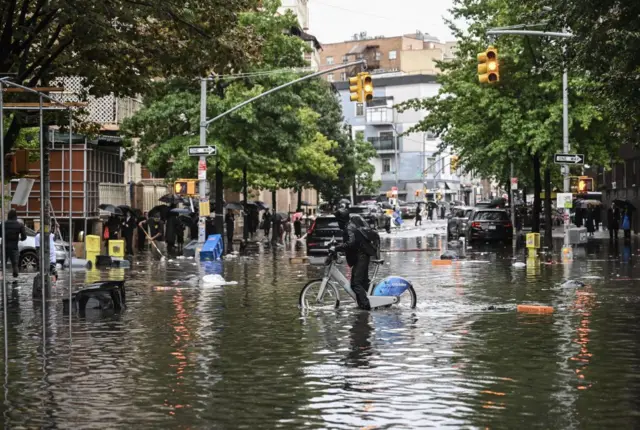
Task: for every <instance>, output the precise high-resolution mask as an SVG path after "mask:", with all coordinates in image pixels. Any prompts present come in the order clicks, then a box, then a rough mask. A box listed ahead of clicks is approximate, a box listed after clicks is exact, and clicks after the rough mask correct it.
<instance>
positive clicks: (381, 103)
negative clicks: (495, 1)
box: [334, 74, 481, 204]
mask: <svg viewBox="0 0 640 430" xmlns="http://www.w3.org/2000/svg"><path fill="white" fill-rule="evenodd" d="M334 86H335V87H336V89H337V90H338V91H339V93H340V100H341V104H342V109H343V114H344V117H345V122H346V123H348V124H349V125H351V128H352V131H353V133H354V134H355V133H357V132H363V133H364V136H365V138H366V139H367V140H369V142H371V144H372V145H373V147H374V148H375V149H376V151H377V153H378V158H375V159H372V160H371V163H372V164H373V165H374V166H375V175H374V179H376V180H380V181H381V182H382V186H381V188H380V190H379V194H381V195H384V194H386V193H387V192H389V191H392V190H393V189H394V187H397V191H398V197H399V198H400V199H401V200H406V201H422V200H423V198H425V197H426V198H427V199H442V200H445V201H462V202H466V203H467V204H474V203H475V202H476V201H478V200H480V196H479V195H477V194H479V193H480V192H481V190H480V189H479V188H478V187H479V185H480V183H479V181H474V179H473V178H471V177H470V176H468V175H466V174H464V172H462V171H461V170H460V169H458V170H452V169H451V167H452V166H451V155H452V154H451V152H450V151H449V150H448V149H446V148H445V149H444V150H441V148H440V146H441V143H442V142H441V141H440V140H439V139H438V138H437V137H436V135H435V134H434V133H431V132H417V133H409V134H407V135H403V134H404V133H405V132H407V131H409V130H410V129H411V128H412V127H414V126H415V125H416V124H418V123H419V122H420V121H421V120H422V119H423V118H424V117H425V116H426V115H427V112H426V111H423V110H421V111H415V110H411V111H405V112H402V113H400V112H398V111H397V110H396V108H395V106H396V105H397V104H399V103H402V102H404V101H407V100H410V99H413V98H425V97H431V96H435V95H436V94H438V90H439V89H440V85H439V84H438V83H436V76H435V75H433V74H431V75H425V74H416V75H403V76H380V77H376V78H375V85H374V87H375V88H374V98H373V100H372V101H371V102H369V103H368V104H367V105H366V106H364V105H362V104H357V103H353V102H351V100H350V92H349V84H348V82H336V83H335V84H334ZM454 165H455V163H454ZM425 190H426V193H425ZM425 194H426V195H425Z"/></svg>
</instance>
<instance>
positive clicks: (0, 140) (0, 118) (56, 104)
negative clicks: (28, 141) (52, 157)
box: [0, 77, 82, 376]
mask: <svg viewBox="0 0 640 430" xmlns="http://www.w3.org/2000/svg"><path fill="white" fill-rule="evenodd" d="M39 90H42V91H39ZM55 90H56V89H52V88H38V89H34V88H29V87H25V86H23V85H20V84H17V83H15V82H12V81H11V80H10V79H9V77H4V78H0V154H2V156H3V159H4V149H5V148H4V144H5V142H4V133H5V131H4V114H5V111H12V110H14V111H18V110H25V111H37V112H38V113H39V115H38V123H39V127H40V138H39V143H40V226H41V227H40V231H41V238H40V241H41V244H42V246H40V264H39V270H40V272H39V275H40V282H41V283H42V298H41V299H42V346H43V351H44V350H45V347H46V337H47V332H46V325H47V324H46V315H47V313H46V311H47V296H48V293H49V284H50V268H49V264H45V262H49V254H48V251H49V250H48V249H47V248H49V234H50V231H49V229H48V225H47V224H45V221H46V219H45V211H46V209H45V205H46V204H49V203H48V202H49V199H48V196H47V195H46V193H45V187H46V186H48V183H45V182H48V181H45V180H44V177H45V175H46V171H45V157H46V156H47V155H48V150H49V149H48V148H47V147H46V145H45V144H44V112H45V111H67V112H68V114H69V140H70V144H69V148H70V151H73V145H72V144H71V138H72V129H73V108H74V107H79V106H82V104H81V103H62V102H60V101H58V100H56V99H54V98H52V97H50V96H48V95H46V94H45V93H44V92H43V91H46V92H49V91H55ZM9 92H18V93H28V94H33V95H35V96H37V97H38V103H5V101H4V98H5V93H9ZM45 100H46V102H45ZM72 164H73V160H72V154H70V158H69V189H70V190H71V189H72V188H71V186H72V182H71V177H72ZM46 168H47V169H48V166H46ZM0 182H1V183H2V187H3V192H2V193H0V216H1V217H2V237H3V238H6V234H5V220H6V215H5V192H4V186H5V163H4V162H3V163H0ZM71 202H72V200H71V199H69V229H70V231H69V238H70V239H71V238H73V231H72V229H73V215H72V211H71ZM5 248H6V240H3V241H2V255H3V256H5V255H6V249H5ZM72 255H73V246H72V241H71V240H70V241H69V247H68V261H69V262H70V263H71V261H72ZM6 269H7V267H6V259H5V258H2V300H3V306H4V312H3V315H4V321H3V332H4V364H5V371H7V369H8V367H7V366H8V362H9V346H8V343H9V342H8V323H7V296H8V294H7V276H6V273H7V271H6ZM72 280H73V267H72V265H71V264H69V300H71V290H72ZM71 315H72V314H71V313H69V336H71ZM45 356H46V354H45ZM45 359H46V358H45ZM5 376H6V375H5Z"/></svg>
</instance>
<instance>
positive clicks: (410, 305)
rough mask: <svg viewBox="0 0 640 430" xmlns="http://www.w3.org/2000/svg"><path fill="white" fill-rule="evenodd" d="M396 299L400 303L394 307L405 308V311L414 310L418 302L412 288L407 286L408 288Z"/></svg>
mask: <svg viewBox="0 0 640 430" xmlns="http://www.w3.org/2000/svg"><path fill="white" fill-rule="evenodd" d="M398 297H399V299H400V301H399V302H398V303H396V304H395V305H394V306H395V307H399V308H405V309H414V308H415V307H416V304H417V302H418V297H417V296H416V291H415V290H414V289H413V287H412V286H409V288H407V289H406V290H405V292H404V293H402V294H400V296H398Z"/></svg>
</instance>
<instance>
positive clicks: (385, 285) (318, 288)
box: [299, 252, 417, 309]
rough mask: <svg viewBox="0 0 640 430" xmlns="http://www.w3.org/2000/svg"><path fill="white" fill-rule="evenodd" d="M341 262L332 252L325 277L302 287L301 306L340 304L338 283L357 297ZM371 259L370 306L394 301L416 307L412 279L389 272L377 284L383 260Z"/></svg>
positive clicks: (400, 304) (328, 257) (388, 303)
mask: <svg viewBox="0 0 640 430" xmlns="http://www.w3.org/2000/svg"><path fill="white" fill-rule="evenodd" d="M341 262H342V260H341V258H340V257H339V256H338V254H337V253H336V252H329V255H328V256H327V258H326V259H325V263H324V264H325V270H324V277H323V278H322V279H316V280H313V281H310V282H308V283H307V285H305V286H304V287H303V288H302V291H300V301H299V306H300V307H301V308H302V309H311V308H321V307H325V308H327V307H328V308H333V309H337V308H338V307H339V306H340V294H339V292H338V287H342V289H344V291H345V292H346V293H347V294H348V295H349V296H350V297H351V298H352V299H353V301H354V302H355V301H356V294H355V293H354V292H353V290H352V289H351V285H350V282H349V280H348V279H347V278H346V277H345V276H344V275H343V274H342V273H341V272H340V271H339V270H338V268H337V265H338V264H340V263H341ZM371 263H373V264H374V265H375V270H374V273H373V277H372V278H371V284H370V285H369V290H368V292H367V295H368V297H369V302H370V303H371V309H374V308H383V307H390V306H393V305H397V306H406V307H407V308H410V309H413V308H415V307H416V301H417V298H416V292H415V290H414V289H413V285H411V282H409V281H408V280H406V279H404V278H401V277H399V276H389V277H387V278H385V279H383V280H382V281H380V283H378V284H377V285H376V284H375V279H376V276H377V275H378V270H379V269H380V266H381V265H383V264H384V260H371Z"/></svg>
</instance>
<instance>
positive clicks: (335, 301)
mask: <svg viewBox="0 0 640 430" xmlns="http://www.w3.org/2000/svg"><path fill="white" fill-rule="evenodd" d="M321 286H322V279H316V280H315V281H310V282H309V283H307V285H305V286H304V287H303V288H302V291H300V301H299V306H300V308H301V309H337V308H338V306H340V295H339V294H338V290H337V288H336V287H335V285H333V284H332V283H331V282H327V286H326V287H325V289H324V294H322V297H320V300H318V293H319V292H320V287H321Z"/></svg>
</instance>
